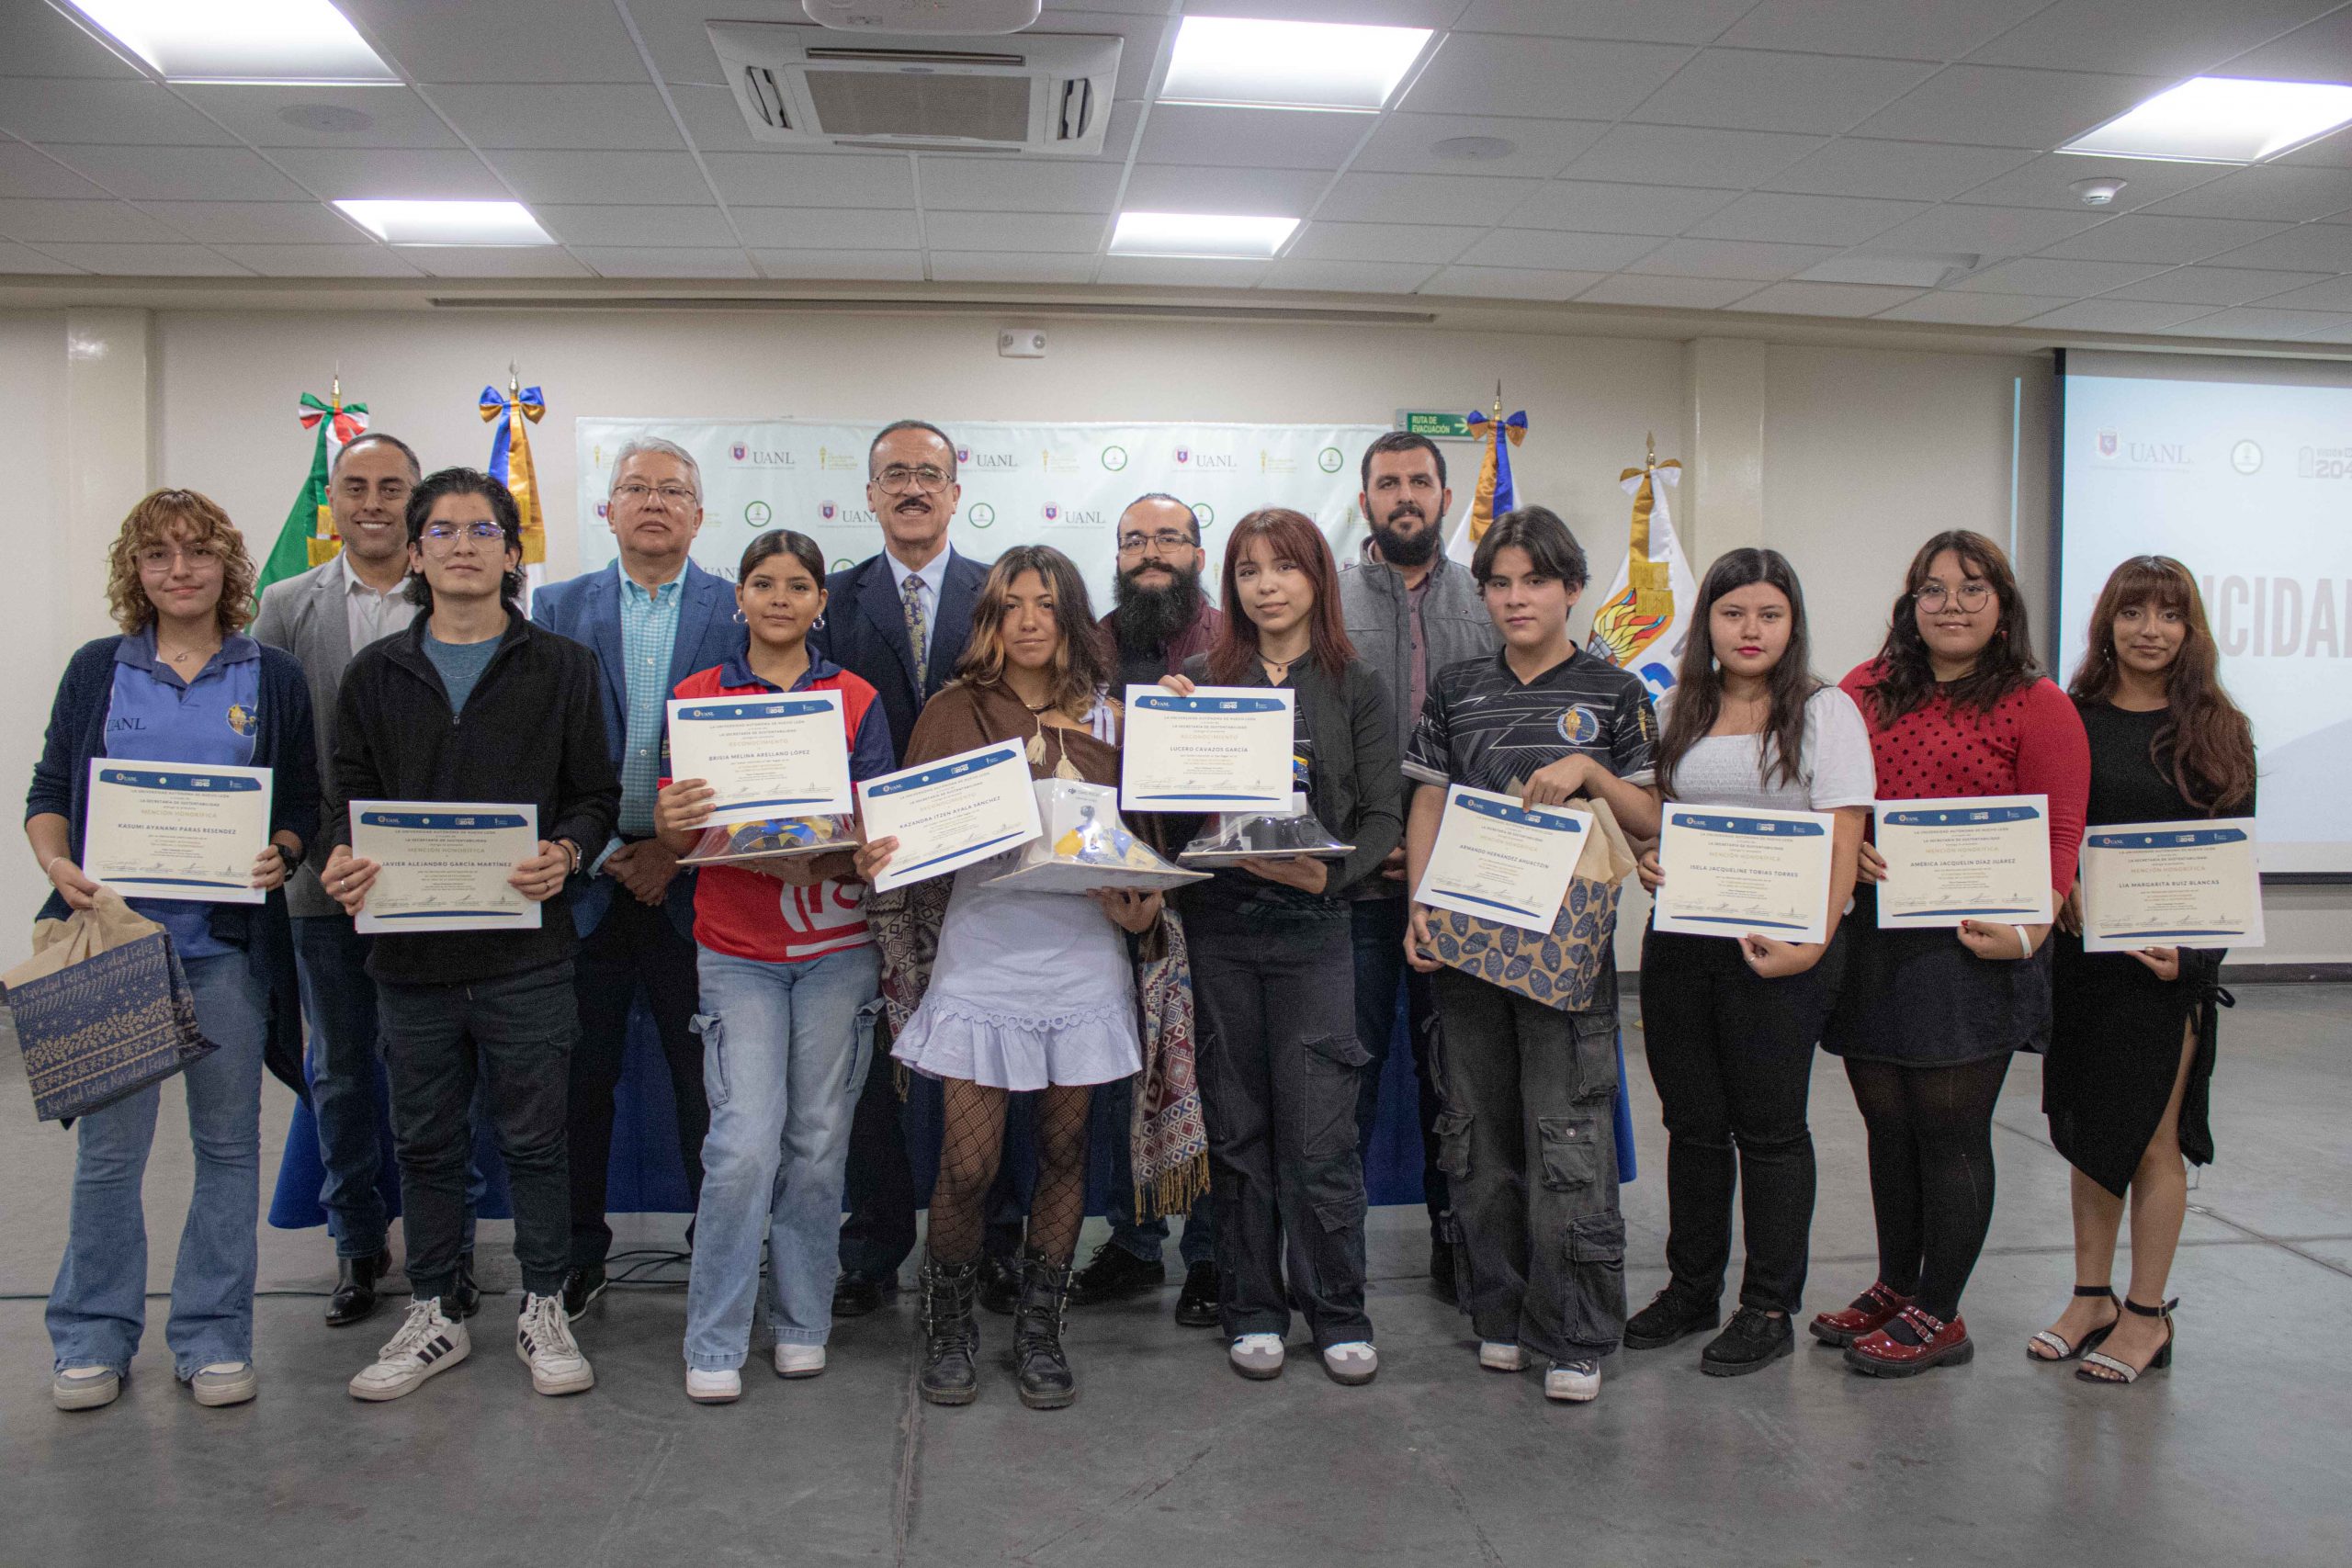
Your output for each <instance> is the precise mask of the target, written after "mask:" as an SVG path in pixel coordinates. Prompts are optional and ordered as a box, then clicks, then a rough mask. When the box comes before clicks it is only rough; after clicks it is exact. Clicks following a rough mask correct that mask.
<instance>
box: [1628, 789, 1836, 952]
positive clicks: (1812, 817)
mask: <svg viewBox="0 0 2352 1568" xmlns="http://www.w3.org/2000/svg"><path fill="white" fill-rule="evenodd" d="M1835 820H1836V819H1835V818H1831V817H1830V816H1828V815H1827V814H1826V813H1825V812H1818V811H1767V810H1762V809H1750V808H1748V807H1726V806H1674V805H1669V806H1668V807H1665V809H1664V813H1663V816H1662V822H1663V826H1662V827H1661V828H1660V829H1659V831H1658V863H1659V864H1660V865H1661V866H1663V867H1664V868H1665V870H1666V880H1665V882H1663V883H1661V884H1660V885H1659V886H1658V890H1657V906H1656V908H1655V911H1654V913H1653V915H1652V919H1653V920H1654V922H1655V923H1656V925H1657V929H1658V930H1660V931H1679V932H1681V933H1683V934H1684V935H1686V936H1735V937H1736V936H1745V935H1747V934H1749V933H1751V932H1752V933H1754V934H1755V935H1758V936H1769V937H1772V938H1775V939H1777V940H1779V941H1781V942H1826V941H1828V940H1829V860H1830V848H1831V845H1832V843H1833V842H1834V841H1835V837H1834V834H1833V832H1832V829H1833V827H1834V825H1835Z"/></svg>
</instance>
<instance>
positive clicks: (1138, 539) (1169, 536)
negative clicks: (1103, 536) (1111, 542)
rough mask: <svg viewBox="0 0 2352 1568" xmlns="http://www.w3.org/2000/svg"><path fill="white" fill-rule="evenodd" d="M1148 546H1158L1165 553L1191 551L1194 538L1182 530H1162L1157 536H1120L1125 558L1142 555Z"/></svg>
mask: <svg viewBox="0 0 2352 1568" xmlns="http://www.w3.org/2000/svg"><path fill="white" fill-rule="evenodd" d="M1147 545H1156V546H1158V547H1159V549H1160V550H1161V551H1162V552H1163V553H1168V552H1173V551H1176V550H1189V549H1191V548H1192V547H1193V536H1191V535H1190V534H1187V533H1185V532H1184V531H1183V530H1182V529H1181V528H1162V529H1161V530H1160V531H1159V533H1157V534H1122V535H1120V536H1119V553H1120V554H1121V555H1123V556H1134V555H1141V554H1142V553H1143V550H1144V547H1145V546H1147Z"/></svg>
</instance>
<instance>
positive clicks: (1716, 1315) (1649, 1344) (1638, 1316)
mask: <svg viewBox="0 0 2352 1568" xmlns="http://www.w3.org/2000/svg"><path fill="white" fill-rule="evenodd" d="M1722 1321H1723V1309H1722V1306H1721V1305H1720V1303H1716V1302H1713V1301H1705V1300H1701V1299H1697V1298H1694V1297H1693V1296H1691V1294H1690V1292H1686V1291H1684V1290H1683V1289H1682V1288H1681V1287H1680V1286H1679V1285H1668V1286H1667V1288H1666V1289H1664V1290H1663V1291H1660V1292H1658V1293H1657V1300H1656V1301H1654V1302H1652V1303H1650V1304H1649V1305H1647V1306H1645V1307H1644V1308H1643V1309H1642V1310H1641V1311H1639V1312H1637V1313H1635V1314H1634V1315H1633V1316H1631V1317H1629V1318H1627V1319H1626V1320H1625V1348H1626V1349H1628V1350H1655V1349H1657V1348H1658V1347H1660V1346H1662V1345H1671V1344H1673V1343H1674V1342H1675V1341H1676V1340H1678V1339H1683V1338H1687V1337H1690V1336H1691V1335H1693V1334H1704V1333H1705V1332H1706V1331H1707V1330H1708V1329H1710V1328H1713V1326H1714V1325H1716V1324H1718V1323H1721V1322H1722Z"/></svg>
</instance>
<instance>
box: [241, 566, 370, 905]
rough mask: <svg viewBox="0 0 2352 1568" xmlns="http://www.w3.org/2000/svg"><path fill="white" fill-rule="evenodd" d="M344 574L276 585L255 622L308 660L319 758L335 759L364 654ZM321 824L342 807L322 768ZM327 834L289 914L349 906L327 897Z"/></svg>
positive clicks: (262, 637) (309, 575)
mask: <svg viewBox="0 0 2352 1568" xmlns="http://www.w3.org/2000/svg"><path fill="white" fill-rule="evenodd" d="M344 581H345V580H344V573H343V569H342V565H341V563H340V562H338V561H328V562H327V563H326V564H325V565H323V566H314V567H312V568H311V570H308V571H306V572H304V573H302V574H301V575H300V577H289V578H288V579H286V580H285V581H282V582H273V583H271V584H270V585H269V586H268V587H267V588H266V589H264V590H263V591H262V595H261V614H260V615H258V616H257V617H255V619H254V624H253V637H254V641H256V642H263V643H267V644H268V645H269V646H270V647H272V648H282V649H285V650H286V651H287V652H288V653H290V654H292V655H293V656H294V657H295V658H297V659H299V660H301V661H302V673H303V676H304V677H305V678H306V679H307V680H308V681H309V682H310V685H311V727H312V728H314V729H315V730H316V731H317V732H318V742H319V755H320V757H322V758H332V757H334V713H335V697H336V694H337V693H338V692H340V691H341V690H342V687H343V671H344V669H345V666H347V665H348V664H350V662H351V656H352V655H353V654H355V653H356V652H358V651H359V650H358V649H356V648H354V647H352V646H351V617H350V614H349V611H348V609H347V607H346V606H345V603H344ZM319 786H320V788H319V793H320V795H321V799H320V803H319V804H320V820H322V821H325V820H329V819H330V818H331V816H332V813H333V812H334V810H335V809H336V808H337V807H338V806H340V804H341V803H340V802H339V801H337V800H335V799H334V793H335V791H334V769H333V768H327V767H322V768H321V769H320V779H319ZM330 836H331V835H329V834H326V833H313V834H311V849H310V856H309V859H308V860H307V861H305V863H303V864H302V865H301V866H300V868H298V869H297V870H296V871H295V873H294V874H293V876H292V877H291V878H290V879H288V882H287V884H286V908H287V912H288V913H289V914H292V915H296V916H313V915H340V914H342V913H343V906H342V905H340V904H338V903H336V902H335V901H334V899H333V898H330V897H327V890H326V888H325V887H323V886H321V885H320V882H319V873H320V871H321V870H322V868H324V866H325V865H326V863H327V850H328V842H327V840H328V839H329V838H330Z"/></svg>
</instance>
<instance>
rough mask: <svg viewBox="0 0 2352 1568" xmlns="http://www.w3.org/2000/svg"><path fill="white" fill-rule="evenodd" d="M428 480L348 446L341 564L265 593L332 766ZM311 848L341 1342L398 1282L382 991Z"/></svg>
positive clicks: (312, 1011)
mask: <svg viewBox="0 0 2352 1568" xmlns="http://www.w3.org/2000/svg"><path fill="white" fill-rule="evenodd" d="M423 477H424V475H423V470H422V468H420V467H419V465H418V463H417V459H416V454H415V453H414V452H413V451H411V450H410V449H409V447H408V445H407V444H406V443H405V442H403V441H401V439H400V438H399V437H398V436H395V435H388V434H383V433H382V432H380V431H369V432H368V433H367V434H364V435H361V436H360V437H358V438H357V439H356V440H355V441H352V442H350V443H349V444H347V445H346V446H344V448H343V449H342V451H340V452H339V453H337V454H336V455H335V462H334V471H333V473H331V474H330V475H329V476H328V480H327V495H328V502H329V506H330V509H331V511H332V512H333V514H334V531H335V534H336V536H338V537H340V538H341V539H342V540H343V548H342V550H341V551H340V552H339V553H338V554H337V555H336V556H335V558H334V559H333V560H330V561H328V562H326V563H325V564H323V565H322V566H314V567H312V568H311V570H308V571H306V572H303V573H302V574H301V575H300V576H299V577H289V578H288V579H286V580H285V581H282V582H274V583H272V584H270V585H269V587H268V588H267V589H266V590H265V591H264V592H263V593H262V596H261V614H260V615H259V617H258V618H257V619H256V620H255V621H254V628H253V635H254V638H255V639H256V640H258V641H261V642H265V643H267V644H268V645H269V646H271V647H272V648H281V649H285V650H286V651H287V652H288V653H291V654H292V655H294V657H295V658H297V659H299V660H301V661H302V671H303V673H304V674H305V675H306V676H308V677H309V679H310V684H311V720H312V722H313V724H314V725H315V726H316V728H317V732H318V746H319V756H320V757H321V758H322V760H323V759H327V758H332V757H333V756H334V715H335V696H336V693H337V691H338V690H339V688H340V687H341V686H342V684H343V671H344V667H345V666H346V665H348V664H349V663H350V662H351V657H352V655H353V654H355V653H357V652H358V651H359V650H360V649H363V648H365V647H367V646H368V644H369V643H371V642H375V641H378V640H379V639H380V638H382V637H390V635H392V634H393V633H394V632H399V631H405V630H407V629H408V625H409V622H410V621H411V620H412V619H413V618H414V617H415V615H416V606H415V605H414V604H411V603H409V600H408V597H407V585H408V520H407V509H408V498H409V492H410V491H411V490H413V488H415V485H416V482H417V481H418V479H422V478H423ZM322 786H323V789H324V791H325V793H326V794H328V795H333V794H334V772H333V770H332V769H322ZM312 837H313V840H315V841H314V842H313V844H312V846H311V857H310V860H309V862H308V863H305V864H304V865H302V866H300V867H299V868H298V869H297V870H296V871H295V873H294V875H293V876H292V877H291V878H289V879H288V882H287V884H286V900H287V906H288V912H289V913H291V914H292V915H293V917H294V945H295V965H296V968H297V971H298V972H299V974H300V979H301V987H302V1016H303V1019H304V1021H305V1022H307V1023H308V1024H309V1026H310V1035H311V1110H312V1111H313V1113H314V1114H315V1115H316V1117H317V1119H318V1124H319V1160H320V1163H321V1164H322V1165H323V1166H324V1167H325V1168H326V1178H325V1180H324V1182H323V1183H322V1187H321V1190H320V1193H319V1201H320V1202H321V1203H322V1205H323V1206H324V1207H325V1209H326V1211H327V1229H328V1231H329V1233H330V1234H332V1235H334V1246H335V1289H334V1295H333V1296H332V1297H330V1298H329V1299H328V1302H327V1312H326V1320H327V1326H328V1327H330V1328H340V1327H343V1326H344V1325H347V1324H354V1323H357V1322H359V1321H361V1320H362V1319H364V1318H366V1317H367V1316H368V1314H371V1313H373V1312H374V1311H375V1310H376V1289H377V1283H378V1281H379V1280H381V1279H382V1277H383V1276H384V1275H385V1274H386V1273H388V1272H390V1269H391V1261H392V1259H391V1252H390V1248H389V1247H387V1245H386V1237H387V1234H388V1232H387V1227H388V1225H389V1224H390V1221H389V1218H388V1216H387V1214H386V1213H385V1205H384V1199H383V1194H382V1192H381V1190H379V1187H378V1176H379V1172H380V1171H381V1169H382V1168H383V1161H384V1148H383V1144H382V1140H381V1139H380V1138H379V1134H378V1129H379V1126H380V1125H381V1124H382V1122H383V1119H384V1114H385V1112H384V1097H383V1095H384V1091H383V1088H382V1085H381V1083H380V1081H379V1078H380V1066H379V1062H378V1058H377V1055H376V983H375V981H373V980H371V979H369V978H368V969H367V964H368V948H369V946H370V945H371V944H372V942H373V939H372V938H369V937H365V936H361V935H360V934H359V933H358V932H357V931H355V930H354V929H353V928H352V923H351V917H350V916H349V915H346V914H345V913H344V912H343V908H342V906H341V905H339V904H337V903H336V902H335V901H334V899H333V898H330V897H327V894H326V890H325V889H324V888H323V887H322V886H320V885H319V868H320V867H321V866H322V865H324V864H325V863H326V847H327V846H326V840H327V835H326V834H324V833H319V834H314V835H312ZM480 1193H481V1176H480V1174H479V1173H478V1172H477V1173H475V1174H474V1175H473V1177H472V1183H471V1187H470V1190H469V1192H468V1200H469V1201H468V1211H467V1216H466V1223H467V1245H466V1250H465V1253H464V1255H463V1257H462V1258H461V1260H460V1262H459V1266H458V1268H459V1276H458V1296H459V1298H460V1300H461V1301H463V1302H464V1303H465V1304H466V1314H467V1315H468V1316H469V1317H470V1316H471V1315H472V1314H473V1308H474V1307H475V1305H477V1304H478V1303H479V1302H480V1298H481V1292H479V1291H477V1290H476V1289H475V1288H474V1283H473V1245H472V1234H473V1215H472V1201H473V1200H474V1199H476V1198H478V1197H479V1196H480Z"/></svg>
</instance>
